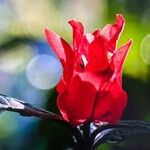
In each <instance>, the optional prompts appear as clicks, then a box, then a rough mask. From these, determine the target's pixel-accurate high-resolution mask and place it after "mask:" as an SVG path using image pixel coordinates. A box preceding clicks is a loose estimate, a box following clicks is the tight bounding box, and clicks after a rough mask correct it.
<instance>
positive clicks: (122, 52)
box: [112, 40, 132, 83]
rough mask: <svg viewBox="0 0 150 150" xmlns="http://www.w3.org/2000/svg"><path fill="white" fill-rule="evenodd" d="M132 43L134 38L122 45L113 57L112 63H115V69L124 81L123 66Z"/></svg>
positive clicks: (119, 77)
mask: <svg viewBox="0 0 150 150" xmlns="http://www.w3.org/2000/svg"><path fill="white" fill-rule="evenodd" d="M131 44H132V40H129V41H128V42H127V43H126V44H125V45H123V46H122V47H120V48H119V49H118V50H117V51H116V53H115V54H114V56H113V58H112V63H113V64H114V67H115V68H114V71H115V73H116V75H117V77H118V79H119V81H120V83H121V82H122V68H123V64H124V61H125V58H126V55H127V52H128V51H129V48H130V46H131Z"/></svg>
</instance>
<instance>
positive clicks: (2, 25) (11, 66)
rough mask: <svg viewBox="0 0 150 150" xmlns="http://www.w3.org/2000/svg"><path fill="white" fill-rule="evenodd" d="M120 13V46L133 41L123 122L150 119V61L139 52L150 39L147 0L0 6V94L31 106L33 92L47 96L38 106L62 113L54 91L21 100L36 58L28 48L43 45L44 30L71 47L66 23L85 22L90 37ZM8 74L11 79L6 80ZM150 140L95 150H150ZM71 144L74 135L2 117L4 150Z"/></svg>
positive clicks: (31, 0)
mask: <svg viewBox="0 0 150 150" xmlns="http://www.w3.org/2000/svg"><path fill="white" fill-rule="evenodd" d="M118 13H121V14H122V15H123V16H124V17H125V20H126V25H125V28H124V31H123V33H122V36H121V38H120V41H119V44H118V47H119V46H120V45H121V44H123V43H125V42H126V41H128V40H129V39H130V38H132V39H133V45H132V48H131V49H130V52H129V54H128V57H127V59H126V62H125V65H124V74H123V88H124V89H125V90H126V91H127V93H128V105H127V107H126V109H125V112H124V115H123V117H122V119H133V120H135V119H139V120H140V119H141V120H150V62H149V64H146V63H144V61H143V59H142V57H141V52H140V45H141V42H142V40H143V38H144V37H145V36H146V35H148V34H150V1H149V0H93V1H91V0H38V1H37V0H24V1H23V0H2V1H0V33H1V34H0V78H1V79H0V82H1V85H0V92H1V93H2V94H6V95H9V96H12V97H17V98H21V99H23V100H29V102H31V103H32V99H33V97H35V95H36V94H34V91H35V92H36V93H40V94H41V95H44V96H43V97H42V96H41V98H43V99H42V100H41V101H43V102H41V103H42V104H39V103H38V99H37V101H33V103H34V104H36V105H39V106H41V107H44V108H45V109H47V110H50V111H53V112H56V113H59V111H58V109H57V107H56V97H57V93H56V92H55V89H50V90H37V89H32V91H31V92H32V94H26V96H22V95H23V94H25V93H28V91H29V89H28V88H27V86H26V84H30V83H27V82H28V80H27V79H26V76H25V69H26V65H27V63H28V62H29V60H30V59H31V58H32V57H33V55H34V53H33V49H32V48H31V46H30V44H29V43H32V42H35V41H40V40H41V41H43V40H44V41H45V37H44V28H50V29H52V30H54V31H55V32H57V33H58V34H60V35H61V36H62V37H64V38H65V39H66V40H67V41H68V42H70V43H71V39H72V33H71V28H70V26H69V25H68V24H67V21H68V20H69V19H70V18H77V19H78V20H80V21H81V22H83V24H84V25H85V27H86V31H87V32H91V31H93V30H94V29H97V28H102V27H103V26H104V25H105V24H107V23H113V22H114V21H115V17H116V14H118ZM148 45H150V41H149V43H148ZM149 47H150V46H149ZM148 55H149V57H150V48H149V50H148V51H147V56H148ZM149 60H150V59H149ZM4 62H5V63H4ZM18 62H21V63H18ZM6 72H7V80H6V81H3V77H4V76H5V77H6V74H5V73H6ZM18 77H19V81H18ZM8 78H9V80H8ZM20 86H21V87H23V88H20ZM12 87H13V88H12ZM8 89H9V90H8ZM20 118H21V119H20ZM149 140H150V136H148V135H147V136H138V137H133V138H131V139H129V140H127V141H125V142H123V143H121V144H118V145H111V144H104V145H102V146H100V147H98V148H97V150H141V149H142V150H149V149H150V143H149ZM71 145H72V141H71V133H70V132H69V130H68V129H66V128H64V127H63V126H61V125H58V124H56V123H53V122H50V121H45V120H40V119H36V118H26V117H20V116H18V115H17V114H14V113H7V112H6V113H1V114H0V150H1V149H2V150H3V149H5V150H7V149H8V150H26V149H29V150H30V149H31V150H51V149H52V150H61V149H62V150H63V149H68V148H69V146H71Z"/></svg>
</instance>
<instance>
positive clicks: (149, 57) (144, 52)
mask: <svg viewBox="0 0 150 150" xmlns="http://www.w3.org/2000/svg"><path fill="white" fill-rule="evenodd" d="M140 53H141V57H142V59H143V61H144V63H146V64H149V65H150V34H148V35H146V36H145V37H144V39H143V40H142V42H141V46H140Z"/></svg>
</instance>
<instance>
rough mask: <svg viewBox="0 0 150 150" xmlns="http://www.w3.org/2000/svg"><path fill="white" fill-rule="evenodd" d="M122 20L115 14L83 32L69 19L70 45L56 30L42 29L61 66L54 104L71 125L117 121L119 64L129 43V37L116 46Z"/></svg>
mask: <svg viewBox="0 0 150 150" xmlns="http://www.w3.org/2000/svg"><path fill="white" fill-rule="evenodd" d="M124 23H125V21H124V18H123V17H122V16H121V15H117V19H116V22H115V23H114V24H113V25H110V24H108V25H106V26H105V27H104V28H103V29H102V30H101V29H99V30H96V31H94V32H92V33H87V34H86V35H84V27H83V25H82V24H81V23H80V22H78V21H76V20H70V21H69V24H70V25H71V27H72V29H73V47H70V45H69V44H68V43H67V42H66V41H65V40H64V39H62V38H61V37H60V36H59V35H57V34H56V33H54V32H52V31H49V30H45V33H46V38H47V40H48V43H49V45H50V46H51V48H52V49H53V50H54V51H55V53H56V54H57V56H58V57H59V59H60V61H61V63H62V66H63V75H62V78H61V81H60V82H59V84H58V85H57V91H58V99H57V104H58V107H59V109H60V112H61V114H62V116H63V118H64V120H66V121H68V122H70V124H72V125H73V126H77V125H80V124H83V123H86V122H94V123H101V122H108V123H117V122H118V120H119V119H120V117H121V115H122V112H123V110H124V108H125V106H126V103H127V95H126V92H125V91H124V90H123V89H122V81H121V80H122V66H123V62H124V60H125V57H126V54H127V52H128V49H129V47H130V45H131V43H132V41H131V40H130V41H129V42H127V43H126V44H125V45H123V46H122V47H120V48H119V49H117V48H116V45H117V41H118V38H119V36H120V33H121V31H122V29H123V27H124Z"/></svg>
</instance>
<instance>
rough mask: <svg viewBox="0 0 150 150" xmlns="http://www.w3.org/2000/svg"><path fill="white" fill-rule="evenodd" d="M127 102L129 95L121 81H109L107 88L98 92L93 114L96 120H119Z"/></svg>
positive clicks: (111, 121)
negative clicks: (123, 88) (121, 85)
mask: <svg viewBox="0 0 150 150" xmlns="http://www.w3.org/2000/svg"><path fill="white" fill-rule="evenodd" d="M126 103H127V95H126V93H125V92H124V91H123V90H122V88H121V87H120V83H119V82H118V81H117V79H115V80H114V81H113V82H108V83H107V86H106V87H105V89H104V90H102V91H99V93H98V96H97V101H96V105H95V106H96V107H95V113H94V116H93V120H94V122H95V123H99V122H101V121H104V122H109V123H116V122H118V121H119V119H120V117H121V116H122V113H123V110H124V108H125V106H126Z"/></svg>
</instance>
